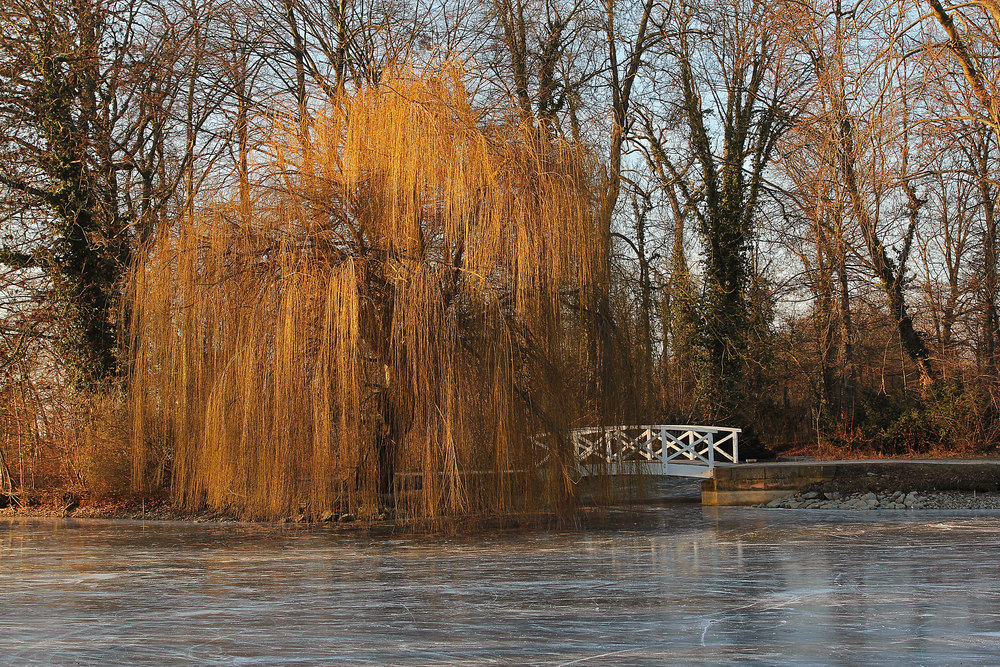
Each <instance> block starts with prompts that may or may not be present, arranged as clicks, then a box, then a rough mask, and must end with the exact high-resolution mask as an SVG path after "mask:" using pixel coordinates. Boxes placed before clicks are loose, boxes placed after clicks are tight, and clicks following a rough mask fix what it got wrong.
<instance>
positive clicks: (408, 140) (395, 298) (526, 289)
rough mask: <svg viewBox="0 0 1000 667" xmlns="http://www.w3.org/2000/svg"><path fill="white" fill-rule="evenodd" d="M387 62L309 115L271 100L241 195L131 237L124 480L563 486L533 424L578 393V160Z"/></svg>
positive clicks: (230, 503) (584, 293)
mask: <svg viewBox="0 0 1000 667" xmlns="http://www.w3.org/2000/svg"><path fill="white" fill-rule="evenodd" d="M387 80H388V83H387V84H386V85H383V86H381V87H375V88H371V89H367V90H364V91H362V92H358V93H356V94H351V95H346V94H341V95H340V96H339V97H337V99H336V101H335V104H333V105H332V106H331V107H330V108H328V109H327V110H326V111H325V112H323V113H321V114H319V115H318V118H317V119H316V120H315V121H314V122H313V124H312V126H311V127H310V128H309V137H308V138H305V137H303V136H301V134H300V131H301V130H300V126H299V125H298V124H297V122H289V123H285V124H284V126H285V130H284V132H279V133H278V136H277V138H276V139H274V140H273V142H272V143H271V145H270V150H271V153H272V154H273V156H274V163H273V165H272V166H273V168H274V169H275V173H276V175H275V177H274V179H272V181H271V182H269V183H267V184H266V185H265V186H261V187H260V188H259V189H258V191H257V192H255V193H253V196H252V197H251V198H250V199H251V200H252V201H253V204H251V205H250V208H249V210H246V209H245V206H246V204H244V209H243V210H240V209H239V207H238V206H237V205H234V206H232V207H218V208H217V209H215V210H212V211H209V212H205V213H202V214H197V215H195V216H194V217H192V218H190V219H182V220H179V221H178V222H177V224H175V225H174V226H173V227H172V228H171V229H170V230H169V231H168V232H165V233H164V234H162V235H161V236H160V238H158V239H157V240H156V241H155V244H154V245H153V246H152V247H151V248H150V249H149V251H148V252H147V253H144V259H143V260H142V261H141V262H140V263H139V264H138V265H137V267H136V269H135V272H134V294H135V303H134V311H133V312H134V316H133V317H134V322H133V327H132V350H133V356H134V366H133V367H134V373H133V382H132V388H133V391H132V397H133V398H132V401H133V408H134V415H135V423H134V428H135V442H136V443H137V445H136V447H137V450H136V456H135V476H136V481H137V483H138V484H139V485H149V484H154V483H156V482H157V479H158V478H159V477H164V478H169V479H170V481H171V488H172V492H173V493H174V495H175V498H176V500H177V501H178V502H180V503H182V504H183V505H186V506H189V507H193V506H200V505H202V504H204V503H207V504H209V505H211V506H214V507H219V508H223V507H225V508H228V509H236V510H238V511H242V512H243V513H245V514H246V515H249V516H256V517H278V516H284V515H287V513H288V512H289V511H295V510H296V508H297V507H298V506H301V507H305V508H307V510H306V511H307V512H312V513H314V514H318V513H320V512H322V511H325V510H333V511H338V510H342V511H359V510H360V511H361V512H362V513H369V514H373V513H375V512H377V511H379V509H380V508H382V507H386V506H392V507H393V509H394V510H395V511H396V512H397V514H398V515H399V516H419V517H435V516H442V515H459V514H469V513H477V514H481V513H499V514H504V513H509V512H522V511H532V510H536V509H558V508H564V507H566V506H567V504H568V503H571V502H572V499H573V492H572V483H571V479H570V476H569V470H570V464H571V456H572V455H571V453H570V452H569V451H568V450H567V449H566V448H565V444H564V445H563V446H560V445H559V444H558V443H560V442H562V443H565V438H555V437H554V438H552V439H550V440H549V441H548V444H547V445H546V447H545V448H540V447H539V446H538V445H536V444H533V441H532V435H533V434H537V433H542V432H545V433H550V434H558V433H563V432H565V429H566V428H567V427H568V425H569V420H571V419H573V417H574V415H579V412H580V409H581V408H580V406H579V405H577V404H576V403H575V402H574V400H575V398H574V397H575V396H578V395H579V392H578V391H577V390H576V386H575V385H573V384H572V383H573V382H577V380H578V379H579V377H580V373H579V372H578V369H579V368H580V367H581V364H582V363H584V362H585V360H584V359H583V355H584V354H585V350H586V347H587V346H586V345H585V343H584V342H583V340H584V338H585V337H584V336H583V335H582V333H581V332H580V331H579V330H578V327H579V326H582V325H581V323H582V322H583V321H584V318H582V317H581V316H580V315H579V312H580V311H579V308H574V307H573V305H574V303H575V304H579V303H586V302H587V299H588V298H589V297H588V295H589V294H591V293H592V291H593V289H594V287H595V286H594V280H595V273H594V270H595V269H594V267H596V266H599V263H598V262H599V258H600V257H601V256H602V253H603V252H606V249H604V248H601V247H599V244H600V239H601V238H602V235H601V234H600V233H599V230H598V226H597V224H596V221H595V220H596V215H595V204H594V199H593V197H592V194H591V193H592V189H593V181H592V176H591V174H592V172H593V169H592V164H591V163H590V160H589V158H588V157H587V156H586V155H585V154H584V153H583V152H581V151H580V150H578V149H576V148H574V147H573V146H570V145H568V144H553V143H550V142H548V141H546V140H540V139H539V137H538V133H537V131H535V130H533V129H532V128H530V127H521V126H511V127H503V128H499V127H482V126H480V124H479V118H478V115H477V112H476V110H475V109H474V108H472V107H471V106H470V105H469V103H468V101H467V99H466V97H465V94H464V91H463V88H462V85H461V81H460V76H459V75H457V74H454V73H451V74H449V75H445V76H439V77H435V78H430V79H427V80H423V81H421V80H417V79H416V78H415V77H414V76H412V75H408V74H405V73H404V74H402V75H397V76H395V77H394V78H387ZM244 201H246V199H244ZM567 295H573V298H574V299H575V300H576V301H575V302H574V303H569V302H568V301H567V299H568V298H569V297H567ZM578 384H580V385H582V384H584V383H583V381H582V380H580V381H579V382H578ZM165 473H169V475H165Z"/></svg>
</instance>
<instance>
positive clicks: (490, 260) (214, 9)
mask: <svg viewBox="0 0 1000 667" xmlns="http://www.w3.org/2000/svg"><path fill="white" fill-rule="evenodd" d="M998 31H1000V12H998V11H997V8H996V6H995V5H994V4H992V3H989V2H973V3H962V4H954V5H943V4H941V3H940V2H939V0H916V1H915V2H899V3H884V4H881V5H864V4H861V5H852V6H849V7H848V6H842V5H841V3H840V0H830V2H827V3H825V4H823V3H819V4H817V3H812V4H810V3H809V2H804V3H803V2H788V1H784V0H778V1H777V2H766V3H765V2H763V1H758V0H732V1H731V2H716V1H715V0H705V1H702V0H692V1H687V2H666V3H663V2H653V0H630V1H627V2H618V1H617V0H602V1H601V2H596V1H593V2H592V1H590V0H582V1H581V0H529V1H520V0H484V1H483V2H479V3H460V2H454V1H452V0H442V1H441V2H437V1H436V0H428V1H423V0H421V1H420V2H417V3H415V4H414V3H402V2H397V0H374V1H368V0H364V1H358V0H353V1H342V2H335V3H326V2H314V1H313V0H282V1H281V2H273V1H271V0H247V1H243V2H240V1H230V0H207V1H200V0H190V1H187V0H185V1H184V2H181V1H179V0H178V1H176V2H173V1H163V0H105V1H101V0H55V1H53V2H44V3H42V2H35V1H33V0H30V1H29V0H12V1H10V2H7V3H6V4H5V5H4V7H3V8H2V9H0V193H2V194H0V221H2V234H0V275H2V277H3V289H2V290H0V397H2V398H0V411H2V413H0V420H2V421H0V492H11V491H25V490H28V489H33V488H43V487H53V488H54V487H60V488H62V487H67V486H68V487H74V488H80V489H85V490H86V491H87V492H88V493H91V494H94V495H119V494H124V493H136V492H141V493H150V494H157V493H170V494H172V497H173V498H174V499H175V500H176V501H177V502H179V503H181V504H184V505H187V506H199V505H202V504H204V503H209V504H211V505H214V506H217V507H227V508H232V509H235V510H237V511H241V512H244V513H246V514H248V515H253V516H265V517H266V516H279V515H281V514H282V513H286V512H292V511H296V510H297V508H298V507H303V508H308V511H309V512H314V513H319V512H322V511H324V510H328V509H338V511H340V510H343V511H348V510H349V511H352V512H355V511H357V510H358V509H359V508H367V511H368V512H369V513H370V514H372V515H377V514H379V513H380V512H381V511H382V510H383V509H385V507H387V506H388V505H393V506H394V507H395V508H396V510H397V511H399V512H400V513H401V514H405V515H408V516H441V515H448V514H468V513H478V514H481V513H484V512H485V513H490V512H494V513H496V512H499V513H507V512H512V511H524V510H529V509H532V510H533V509H553V508H556V509H560V508H563V509H564V508H568V507H570V506H572V504H573V502H574V498H575V491H574V488H575V486H574V479H573V475H572V470H571V468H572V466H571V465H570V459H571V454H570V453H569V452H568V450H567V444H566V443H565V442H564V440H565V438H564V437H563V436H562V435H561V434H564V433H565V431H566V430H567V429H568V428H571V427H574V426H580V425H595V424H621V423H657V422H659V423H670V422H673V423H692V422H693V423H698V422H702V423H716V424H720V425H730V426H738V427H741V428H743V429H744V432H745V438H744V449H745V450H746V451H750V452H751V453H752V454H753V455H758V456H765V455H767V454H769V453H775V452H800V453H802V452H810V453H816V454H821V455H837V456H857V455H898V454H909V453H922V454H935V455H951V454H965V455H969V454H983V453H991V452H995V450H996V446H997V442H998V434H1000V428H998V427H1000V412H998V409H1000V403H998V401H1000V348H998V345H1000V316H998V310H997V308H998V266H997V264H998V259H997V251H998V248H997V245H998V239H997V221H996V216H997V211H996V193H997V189H998V187H1000V184H998V183H997V181H996V179H995V178H994V176H993V175H994V174H995V173H1000V170H998V169H997V167H998V166H1000V163H998V157H1000V89H998V88H997V84H996V81H997V80H998V79H997V74H998V72H997V68H998V64H997V63H998V62H1000V59H998V56H1000V32H998ZM539 434H547V435H546V436H545V438H548V440H546V443H547V444H544V446H542V445H540V444H539V443H540V442H541V441H540V440H539V437H538V436H539ZM747 448H749V449H747ZM541 461H544V464H542V463H540V462H541ZM539 466H541V467H539Z"/></svg>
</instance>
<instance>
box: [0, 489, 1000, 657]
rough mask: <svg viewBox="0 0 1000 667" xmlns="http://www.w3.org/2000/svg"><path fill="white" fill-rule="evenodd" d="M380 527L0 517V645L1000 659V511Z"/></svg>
mask: <svg viewBox="0 0 1000 667" xmlns="http://www.w3.org/2000/svg"><path fill="white" fill-rule="evenodd" d="M648 511H649V512H651V513H654V514H655V516H656V518H655V520H654V521H653V522H652V525H651V526H644V527H642V528H636V529H633V530H613V531H612V530H592V531H579V532H538V533H529V534H514V535H502V536H490V537H463V538H451V539H444V538H370V539H362V538H358V537H351V536H344V535H341V534H337V533H335V532H333V531H329V530H324V529H322V528H320V529H297V528H290V529H286V530H279V529H275V528H273V527H272V528H262V527H257V526H247V525H203V524H193V525H187V524H164V523H146V524H143V523H139V522H101V521H87V522H84V521H72V520H17V521H6V522H4V521H0V663H3V664H5V665H8V664H11V665H36V664H37V665H50V664H139V665H163V664H204V663H208V662H224V663H226V664H234V665H253V664H293V663H301V664H373V665H393V664H412V665H427V664H546V665H620V664H630V665H635V664H649V665H663V664H682V665H688V664H712V665H715V664H727V663H736V662H739V663H741V664H776V663H777V664H803V665H812V664H837V665H855V664H859V663H863V664H887V665H899V664H907V665H910V664H913V665H916V664H949V663H951V664H959V663H960V664H965V665H970V664H984V665H985V664H996V663H997V662H998V661H1000V514H998V513H970V512H966V513H943V512H923V513H919V514H918V513H906V512H873V513H846V512H845V513H840V512H830V511H799V512H793V511H783V510H758V509H736V508H721V509H715V508H702V507H700V506H698V505H691V504H686V505H675V506H666V507H658V508H650V509H649V510H648Z"/></svg>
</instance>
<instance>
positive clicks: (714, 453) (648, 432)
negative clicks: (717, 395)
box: [536, 424, 742, 477]
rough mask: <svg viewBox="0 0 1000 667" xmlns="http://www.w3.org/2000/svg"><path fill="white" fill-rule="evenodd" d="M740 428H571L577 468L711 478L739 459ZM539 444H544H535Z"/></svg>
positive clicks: (582, 471) (603, 472)
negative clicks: (716, 470)
mask: <svg viewBox="0 0 1000 667" xmlns="http://www.w3.org/2000/svg"><path fill="white" fill-rule="evenodd" d="M741 432H742V430H741V429H738V428H725V427H722V426H683V425H676V424H656V425H648V426H605V427H603V428H578V429H573V430H572V431H570V438H571V439H572V442H573V446H574V448H575V450H576V465H577V471H578V472H579V473H580V475H581V476H582V477H590V476H595V475H635V474H641V475H671V476H678V477H711V476H712V470H713V469H714V468H715V467H716V466H717V465H731V464H735V463H738V462H739V460H740V450H739V434H740V433H741ZM536 443H538V444H539V445H540V446H541V447H543V448H545V445H544V444H542V443H541V442H538V440H537V439H536Z"/></svg>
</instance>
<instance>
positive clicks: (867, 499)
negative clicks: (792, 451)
mask: <svg viewBox="0 0 1000 667" xmlns="http://www.w3.org/2000/svg"><path fill="white" fill-rule="evenodd" d="M755 507H773V508H784V509H835V510H854V511H868V510H911V509H912V510H927V509H946V510H951V509H1000V494H997V493H978V494H977V493H963V492H959V491H936V492H930V493H917V492H915V491H910V492H909V493H903V492H902V491H896V492H895V493H872V492H868V493H854V494H851V495H847V496H844V495H842V494H841V493H839V492H836V491H835V492H832V493H823V494H820V493H817V492H815V491H809V492H806V493H793V494H790V495H787V496H785V497H784V498H777V499H775V500H772V501H771V502H769V503H767V504H766V505H756V506H755Z"/></svg>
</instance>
